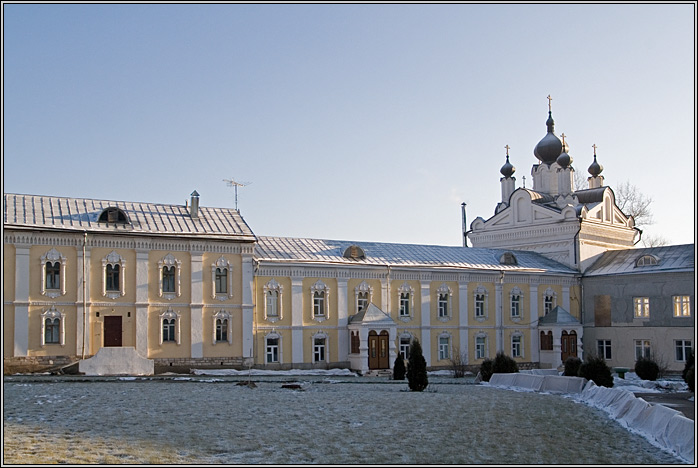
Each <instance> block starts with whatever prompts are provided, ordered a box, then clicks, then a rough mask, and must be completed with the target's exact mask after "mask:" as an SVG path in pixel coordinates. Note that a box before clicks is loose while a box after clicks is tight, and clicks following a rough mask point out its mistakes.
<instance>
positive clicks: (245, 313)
mask: <svg viewBox="0 0 698 468" xmlns="http://www.w3.org/2000/svg"><path fill="white" fill-rule="evenodd" d="M253 290H254V265H253V263H252V253H243V254H242V357H243V358H254V351H253V349H252V347H253V346H254V344H253V342H252V339H253V335H254V330H253V327H254V323H253V309H254V303H253V299H252V291H253Z"/></svg>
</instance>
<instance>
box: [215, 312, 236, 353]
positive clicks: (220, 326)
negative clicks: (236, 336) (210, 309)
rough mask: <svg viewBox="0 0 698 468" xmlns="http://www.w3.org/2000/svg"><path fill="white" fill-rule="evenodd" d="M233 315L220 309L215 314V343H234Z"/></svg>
mask: <svg viewBox="0 0 698 468" xmlns="http://www.w3.org/2000/svg"><path fill="white" fill-rule="evenodd" d="M232 323H233V321H232V317H231V315H230V313H229V312H226V311H224V310H219V311H218V312H216V313H215V314H214V315H213V344H214V345H215V344H216V343H225V342H228V343H230V344H232V343H233V336H232V333H233V327H232Z"/></svg>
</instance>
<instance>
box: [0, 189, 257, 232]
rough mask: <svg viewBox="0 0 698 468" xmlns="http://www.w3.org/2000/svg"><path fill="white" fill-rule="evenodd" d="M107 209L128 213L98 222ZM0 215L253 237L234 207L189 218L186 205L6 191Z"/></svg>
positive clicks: (67, 225) (101, 227)
mask: <svg viewBox="0 0 698 468" xmlns="http://www.w3.org/2000/svg"><path fill="white" fill-rule="evenodd" d="M107 208H117V209H118V210H121V211H122V212H123V213H124V214H125V215H126V218H127V220H126V222H116V223H114V222H109V223H107V222H103V221H99V217H100V215H101V214H102V213H103V212H104V211H105V210H106V209H107ZM3 219H4V225H5V227H10V228H18V229H22V228H31V229H58V230H69V231H80V232H82V231H89V232H103V233H129V234H150V235H153V234H157V235H178V236H196V237H209V238H210V237H222V238H227V239H229V238H231V237H232V238H235V239H236V240H243V241H254V240H255V236H254V233H253V232H252V230H251V229H250V227H249V226H248V225H247V223H246V222H245V220H244V219H242V216H241V215H240V213H239V212H238V211H237V210H235V209H232V208H208V207H204V206H200V207H199V208H198V217H197V218H192V216H191V215H190V213H189V208H188V207H186V206H184V205H166V204H156V203H143V202H127V201H110V200H93V199H87V198H67V197H54V196H44V195H21V194H14V193H5V194H4V218H3Z"/></svg>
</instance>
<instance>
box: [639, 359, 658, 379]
mask: <svg viewBox="0 0 698 468" xmlns="http://www.w3.org/2000/svg"><path fill="white" fill-rule="evenodd" d="M635 373H636V374H637V376H638V377H640V378H641V379H642V380H653V381H654V380H657V376H658V375H659V365H658V364H657V363H656V362H655V361H654V359H652V358H649V357H644V356H642V357H640V359H638V360H637V361H635Z"/></svg>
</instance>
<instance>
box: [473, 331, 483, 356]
mask: <svg viewBox="0 0 698 468" xmlns="http://www.w3.org/2000/svg"><path fill="white" fill-rule="evenodd" d="M484 358H485V337H484V336H478V337H477V338H476V339H475V359H484Z"/></svg>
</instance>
